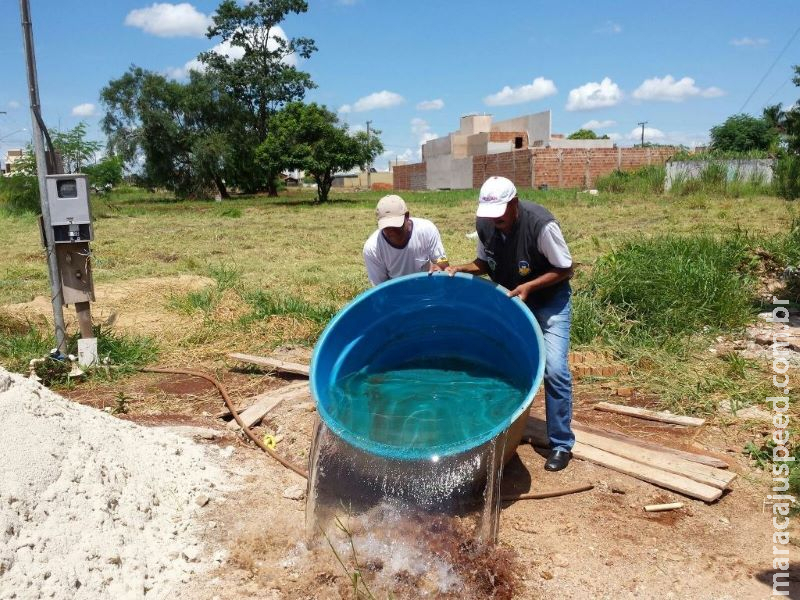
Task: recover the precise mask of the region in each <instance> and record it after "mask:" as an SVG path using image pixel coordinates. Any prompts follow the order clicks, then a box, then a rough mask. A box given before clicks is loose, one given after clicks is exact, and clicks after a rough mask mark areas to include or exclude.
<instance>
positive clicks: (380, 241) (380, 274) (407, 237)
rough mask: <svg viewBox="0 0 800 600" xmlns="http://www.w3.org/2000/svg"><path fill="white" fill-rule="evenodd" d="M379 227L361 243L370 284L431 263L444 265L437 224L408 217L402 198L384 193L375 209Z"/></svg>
mask: <svg viewBox="0 0 800 600" xmlns="http://www.w3.org/2000/svg"><path fill="white" fill-rule="evenodd" d="M375 215H376V216H377V218H378V228H377V229H376V230H375V231H374V232H373V233H372V235H370V236H369V238H368V239H367V241H366V242H365V243H364V263H365V264H366V266H367V276H368V277H369V280H370V283H372V285H378V284H379V283H383V282H384V281H387V280H389V279H394V278H395V277H401V276H403V275H409V274H411V273H419V272H422V271H428V270H429V269H430V266H431V265H432V264H435V265H438V266H440V267H441V268H445V267H447V265H448V263H447V258H446V257H445V252H444V244H442V237H441V236H440V235H439V230H438V229H437V228H436V225H434V224H433V223H431V222H430V221H428V220H427V219H421V218H420V217H411V216H409V211H408V207H407V206H406V203H405V201H404V200H403V199H402V198H401V197H400V196H396V195H394V194H392V195H390V196H384V197H383V198H381V199H380V201H379V202H378V206H377V208H376V209H375Z"/></svg>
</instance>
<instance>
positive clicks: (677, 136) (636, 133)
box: [608, 127, 708, 148]
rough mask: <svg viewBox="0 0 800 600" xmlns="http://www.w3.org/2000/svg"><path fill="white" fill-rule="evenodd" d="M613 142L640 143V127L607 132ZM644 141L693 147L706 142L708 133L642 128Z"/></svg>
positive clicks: (621, 143)
mask: <svg viewBox="0 0 800 600" xmlns="http://www.w3.org/2000/svg"><path fill="white" fill-rule="evenodd" d="M608 137H610V138H611V139H612V140H613V141H614V143H617V144H619V145H621V146H633V145H638V144H641V143H642V128H641V127H635V128H633V129H631V130H630V132H628V133H626V134H619V133H609V134H608ZM644 141H645V143H647V142H654V143H656V144H666V145H672V146H686V147H687V148H694V147H696V146H705V145H707V144H708V133H707V132H705V133H698V132H686V131H662V130H661V129H657V128H655V127H645V128H644Z"/></svg>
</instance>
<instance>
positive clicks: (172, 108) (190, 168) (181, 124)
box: [100, 67, 241, 198]
mask: <svg viewBox="0 0 800 600" xmlns="http://www.w3.org/2000/svg"><path fill="white" fill-rule="evenodd" d="M100 96H101V100H102V102H103V104H104V105H105V106H106V115H105V117H104V118H103V121H102V126H103V130H104V131H105V133H106V134H107V135H108V149H109V151H110V152H111V153H116V154H118V155H119V156H120V157H121V158H122V159H123V160H124V161H125V162H127V163H129V164H132V165H136V164H141V175H142V178H143V180H144V182H145V183H146V184H147V185H151V186H163V187H166V188H167V189H170V190H172V191H174V192H175V193H176V194H178V195H181V196H197V195H200V194H204V193H207V191H208V189H209V188H213V187H215V188H216V190H217V192H218V193H219V194H220V195H221V196H222V197H223V198H227V197H229V194H228V190H227V185H226V180H228V179H231V180H233V179H235V172H236V170H237V169H238V168H241V166H240V165H237V166H236V167H233V166H232V165H233V164H234V160H233V157H232V151H231V147H232V143H233V140H232V139H231V138H230V137H229V135H228V129H229V124H230V123H231V122H235V121H236V120H237V119H238V118H239V113H238V105H237V104H236V103H235V102H233V101H232V99H231V98H230V97H229V96H228V95H227V94H225V93H224V92H220V86H219V85H218V82H217V80H216V79H215V78H214V76H213V75H209V74H204V73H198V72H194V71H193V72H191V73H190V77H189V82H188V83H185V84H183V83H180V82H177V81H170V80H168V79H166V78H165V77H164V76H163V75H160V74H157V73H152V72H150V71H146V70H144V69H141V68H139V67H131V68H130V70H129V71H128V72H127V73H126V74H125V75H123V76H122V77H120V78H119V79H116V80H112V81H110V82H109V83H108V85H107V86H106V87H105V88H103V89H102V90H101V92H100Z"/></svg>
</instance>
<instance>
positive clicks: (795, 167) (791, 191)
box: [773, 154, 800, 200]
mask: <svg viewBox="0 0 800 600" xmlns="http://www.w3.org/2000/svg"><path fill="white" fill-rule="evenodd" d="M773 173H774V177H775V180H774V185H775V191H776V192H777V194H778V195H779V196H780V197H781V198H786V199H787V200H794V199H796V198H800V156H798V155H796V154H784V155H783V156H781V157H779V158H778V160H777V161H776V162H775V166H774V167H773Z"/></svg>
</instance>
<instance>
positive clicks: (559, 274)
mask: <svg viewBox="0 0 800 600" xmlns="http://www.w3.org/2000/svg"><path fill="white" fill-rule="evenodd" d="M573 273H574V271H573V269H572V267H568V268H566V269H552V270H550V271H545V272H544V273H542V274H541V275H539V277H537V278H536V279H531V280H530V281H527V282H525V283H521V284H520V285H518V286H517V287H515V288H514V289H513V290H511V291H510V292H508V296H509V297H510V298H513V297H514V296H519V299H520V300H522V301H523V302H525V301H526V300H527V299H528V296H529V295H530V294H531V292H535V291H536V290H541V289H543V288H546V287H550V286H551V285H555V284H557V283H560V282H562V281H564V280H565V279H571V278H572V275H573Z"/></svg>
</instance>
